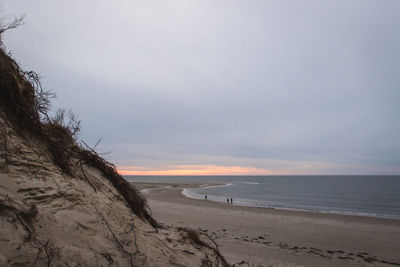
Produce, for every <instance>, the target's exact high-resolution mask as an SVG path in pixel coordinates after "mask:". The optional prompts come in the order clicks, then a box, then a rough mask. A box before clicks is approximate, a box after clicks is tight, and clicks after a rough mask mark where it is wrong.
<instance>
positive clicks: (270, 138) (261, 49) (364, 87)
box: [0, 0, 400, 174]
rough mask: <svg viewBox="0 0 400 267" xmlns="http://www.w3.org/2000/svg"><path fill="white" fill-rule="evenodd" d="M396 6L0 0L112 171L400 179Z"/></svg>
mask: <svg viewBox="0 0 400 267" xmlns="http://www.w3.org/2000/svg"><path fill="white" fill-rule="evenodd" d="M399 10H400V1H398V0H385V1H381V0H374V1H371V0H352V1H347V0H346V1H345V0H332V1H328V0H327V1H320V0H301V1H300V0H290V1H285V0H275V1H272V0H271V1H267V0H260V1H257V0H250V1H239V0H159V1H155V0H146V1H136V0H117V1H109V0H87V1H78V0H68V1H66V0H58V1H54V0H37V1H32V0H3V1H2V2H1V4H0V12H1V16H2V17H3V20H6V21H7V20H12V18H13V17H14V16H18V15H20V14H25V15H26V18H25V24H24V25H23V26H21V27H20V28H19V29H17V30H14V31H10V32H7V33H6V34H5V36H4V41H5V44H6V46H7V49H8V50H10V51H12V52H13V54H14V57H15V58H16V59H17V61H18V62H19V63H20V64H21V65H22V66H23V67H24V68H25V69H27V70H35V71H37V72H39V73H40V74H41V75H42V77H43V79H42V82H43V84H44V85H45V87H46V88H47V89H49V90H53V91H54V92H55V93H56V94H57V95H58V98H57V100H56V101H55V102H54V106H56V107H63V108H67V109H72V110H73V111H74V112H75V113H76V114H78V116H79V117H80V119H81V120H82V124H83V131H82V133H81V136H80V137H81V138H82V139H83V140H85V141H86V142H87V143H89V144H91V145H94V144H95V143H96V141H97V139H98V138H102V143H101V145H100V146H99V147H98V150H99V152H112V153H111V154H107V155H106V158H107V159H109V160H110V161H112V162H114V163H115V164H116V165H117V166H118V169H119V170H120V172H121V173H123V174H400V140H399V138H400V118H399V114H400V30H399V29H400V16H399Z"/></svg>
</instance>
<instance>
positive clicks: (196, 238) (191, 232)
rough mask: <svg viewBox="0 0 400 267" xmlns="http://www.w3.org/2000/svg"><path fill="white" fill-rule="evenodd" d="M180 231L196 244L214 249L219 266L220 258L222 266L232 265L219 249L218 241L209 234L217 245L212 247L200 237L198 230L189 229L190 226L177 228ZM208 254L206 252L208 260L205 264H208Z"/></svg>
mask: <svg viewBox="0 0 400 267" xmlns="http://www.w3.org/2000/svg"><path fill="white" fill-rule="evenodd" d="M177 230H178V231H180V232H182V233H183V234H184V238H185V237H186V238H188V239H189V240H191V241H192V242H193V243H194V244H197V245H199V246H202V247H206V248H209V249H211V250H212V251H214V253H215V254H216V264H217V266H219V263H220V260H221V264H222V266H224V267H225V266H230V264H229V263H228V261H227V260H226V259H225V257H224V256H223V255H222V254H221V252H220V251H219V249H218V246H217V244H216V242H215V241H214V240H213V239H212V238H211V237H210V236H207V237H208V238H209V239H210V240H212V242H213V243H214V244H215V245H216V247H212V246H210V245H209V244H207V243H206V242H204V241H203V240H201V239H200V235H199V233H198V232H196V231H194V230H192V229H189V228H183V227H179V228H177ZM208 261H209V259H208V256H207V254H206V260H205V261H204V263H203V264H205V265H204V266H208V265H207V264H208Z"/></svg>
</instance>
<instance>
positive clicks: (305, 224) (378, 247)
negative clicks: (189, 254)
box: [137, 183, 400, 266]
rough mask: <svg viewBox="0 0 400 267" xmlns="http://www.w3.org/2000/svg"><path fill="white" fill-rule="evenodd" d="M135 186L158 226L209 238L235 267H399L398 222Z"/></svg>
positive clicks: (163, 187) (171, 188) (172, 188)
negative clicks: (223, 200) (229, 201)
mask: <svg viewBox="0 0 400 267" xmlns="http://www.w3.org/2000/svg"><path fill="white" fill-rule="evenodd" d="M137 185H138V187H140V188H151V189H150V190H146V191H148V193H146V194H145V195H146V196H147V197H148V201H149V205H150V207H151V209H152V212H153V215H154V216H155V218H156V219H157V220H159V221H160V222H163V223H165V224H167V225H171V226H190V227H192V228H194V229H198V230H199V231H203V232H205V233H208V234H209V235H210V236H211V237H212V238H214V239H215V240H216V242H217V243H218V245H219V248H220V250H221V252H222V253H223V254H224V255H225V256H226V258H227V259H228V260H229V261H230V262H231V263H240V262H242V264H241V265H236V266H247V265H250V266H257V265H262V266H400V221H399V220H393V219H380V218H371V217H360V216H345V215H334V214H320V213H314V212H298V211H284V210H276V209H264V208H248V207H240V206H234V205H233V206H232V205H230V204H225V203H215V202H210V201H205V200H194V199H189V198H186V197H185V196H183V195H182V194H181V190H182V189H181V188H182V187H190V185H188V184H185V185H180V184H169V185H168V184H161V185H159V186H158V188H157V186H156V185H155V184H150V185H146V184H144V183H140V184H137ZM196 186H198V185H196ZM243 261H244V262H245V264H244V263H243Z"/></svg>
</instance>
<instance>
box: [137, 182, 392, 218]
mask: <svg viewBox="0 0 400 267" xmlns="http://www.w3.org/2000/svg"><path fill="white" fill-rule="evenodd" d="M130 183H132V184H133V185H135V186H136V187H137V188H138V189H139V190H140V191H141V192H142V193H145V194H148V193H150V190H156V189H160V188H162V187H164V188H175V189H180V194H181V195H182V196H183V197H185V198H187V199H190V200H194V201H201V202H205V203H215V204H217V205H219V204H222V205H228V206H229V205H230V206H232V207H243V208H245V209H255V210H257V211H258V210H259V209H261V210H263V209H266V210H276V211H277V212H278V211H282V212H289V213H291V212H293V213H316V214H321V215H328V216H348V217H355V218H371V219H383V220H392V221H398V222H399V223H400V217H397V216H392V215H376V216H374V215H373V214H368V213H365V214H363V213H356V212H354V214H353V213H344V212H343V213H342V212H338V211H332V212H330V211H326V212H325V211H320V210H307V209H295V208H281V207H278V208H277V207H265V206H256V205H254V206H252V205H240V204H237V203H234V204H228V203H226V202H225V201H216V200H210V199H207V200H206V199H204V198H196V197H191V196H188V194H185V193H184V191H185V190H186V189H192V188H202V187H208V186H226V185H227V184H210V183H206V184H205V183H170V182H162V183H159V182H130Z"/></svg>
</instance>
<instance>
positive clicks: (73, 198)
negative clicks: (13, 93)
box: [0, 111, 224, 266]
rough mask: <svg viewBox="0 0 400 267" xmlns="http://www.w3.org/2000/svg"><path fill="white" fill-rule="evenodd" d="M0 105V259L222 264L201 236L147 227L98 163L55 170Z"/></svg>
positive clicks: (11, 262)
mask: <svg viewBox="0 0 400 267" xmlns="http://www.w3.org/2000/svg"><path fill="white" fill-rule="evenodd" d="M2 118H4V117H3V115H2V113H1V111H0V127H1V129H0V130H1V134H0V156H1V160H0V266H224V264H223V261H222V258H221V257H220V256H218V255H217V252H216V250H215V244H214V243H213V242H212V240H210V239H209V238H208V237H207V236H206V235H200V236H197V234H196V233H193V232H191V231H187V230H185V229H173V228H160V229H155V228H153V227H152V226H151V225H150V224H149V223H148V222H147V221H143V220H142V219H140V218H138V217H137V216H136V215H134V214H133V213H132V211H131V210H130V209H129V207H128V205H127V204H126V202H125V201H124V199H123V198H122V197H121V195H120V194H119V193H118V191H116V189H115V188H114V187H113V185H112V184H110V182H109V181H108V180H107V179H106V178H105V177H104V176H103V174H102V173H101V172H99V170H97V169H95V168H92V167H89V166H86V165H83V169H81V168H80V167H79V164H77V165H76V166H75V167H73V170H74V173H73V174H74V175H73V176H69V175H66V174H65V173H63V172H62V171H61V170H60V168H58V167H56V165H55V164H54V163H53V162H52V159H51V154H50V153H49V151H48V150H47V149H46V148H45V146H43V144H41V142H39V141H38V140H37V139H35V138H31V137H29V136H24V137H22V136H21V135H20V134H19V133H18V132H17V131H15V130H14V129H13V127H12V126H11V125H10V123H9V122H8V121H7V120H5V119H2Z"/></svg>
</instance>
